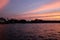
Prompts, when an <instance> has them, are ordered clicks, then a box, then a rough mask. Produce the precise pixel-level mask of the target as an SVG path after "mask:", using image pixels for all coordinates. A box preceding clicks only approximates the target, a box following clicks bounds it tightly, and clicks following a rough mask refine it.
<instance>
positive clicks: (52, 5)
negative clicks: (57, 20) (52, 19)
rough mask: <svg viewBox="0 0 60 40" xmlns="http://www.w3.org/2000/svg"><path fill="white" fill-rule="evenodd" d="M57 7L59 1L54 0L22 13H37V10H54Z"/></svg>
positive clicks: (59, 5) (59, 3)
mask: <svg viewBox="0 0 60 40" xmlns="http://www.w3.org/2000/svg"><path fill="white" fill-rule="evenodd" d="M57 8H60V1H55V2H52V3H49V4H45V5H43V6H41V7H39V8H36V9H34V10H31V11H28V12H24V13H37V12H41V11H46V10H53V9H54V10H55V9H57Z"/></svg>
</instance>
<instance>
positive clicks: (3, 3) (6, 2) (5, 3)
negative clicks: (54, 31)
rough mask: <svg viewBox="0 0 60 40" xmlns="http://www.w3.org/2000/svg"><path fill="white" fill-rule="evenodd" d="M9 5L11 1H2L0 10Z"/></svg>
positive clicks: (0, 0)
mask: <svg viewBox="0 0 60 40" xmlns="http://www.w3.org/2000/svg"><path fill="white" fill-rule="evenodd" d="M8 3H9V0H0V10H1V9H3V8H4V7H5V6H6V5H7V4H8Z"/></svg>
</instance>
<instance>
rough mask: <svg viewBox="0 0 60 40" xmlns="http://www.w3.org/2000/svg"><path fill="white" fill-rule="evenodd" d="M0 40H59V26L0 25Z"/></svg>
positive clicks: (47, 24)
mask: <svg viewBox="0 0 60 40" xmlns="http://www.w3.org/2000/svg"><path fill="white" fill-rule="evenodd" d="M0 40H60V24H59V23H43V24H0Z"/></svg>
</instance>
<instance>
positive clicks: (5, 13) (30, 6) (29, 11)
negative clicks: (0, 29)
mask: <svg viewBox="0 0 60 40" xmlns="http://www.w3.org/2000/svg"><path fill="white" fill-rule="evenodd" d="M0 17H4V18H16V19H26V20H34V19H42V20H60V0H0Z"/></svg>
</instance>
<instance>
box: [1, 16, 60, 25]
mask: <svg viewBox="0 0 60 40" xmlns="http://www.w3.org/2000/svg"><path fill="white" fill-rule="evenodd" d="M4 23H5V24H9V23H60V20H59V21H56V20H52V21H50V20H41V19H35V20H30V21H27V20H25V19H21V20H18V19H5V18H2V17H1V18H0V24H4Z"/></svg>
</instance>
